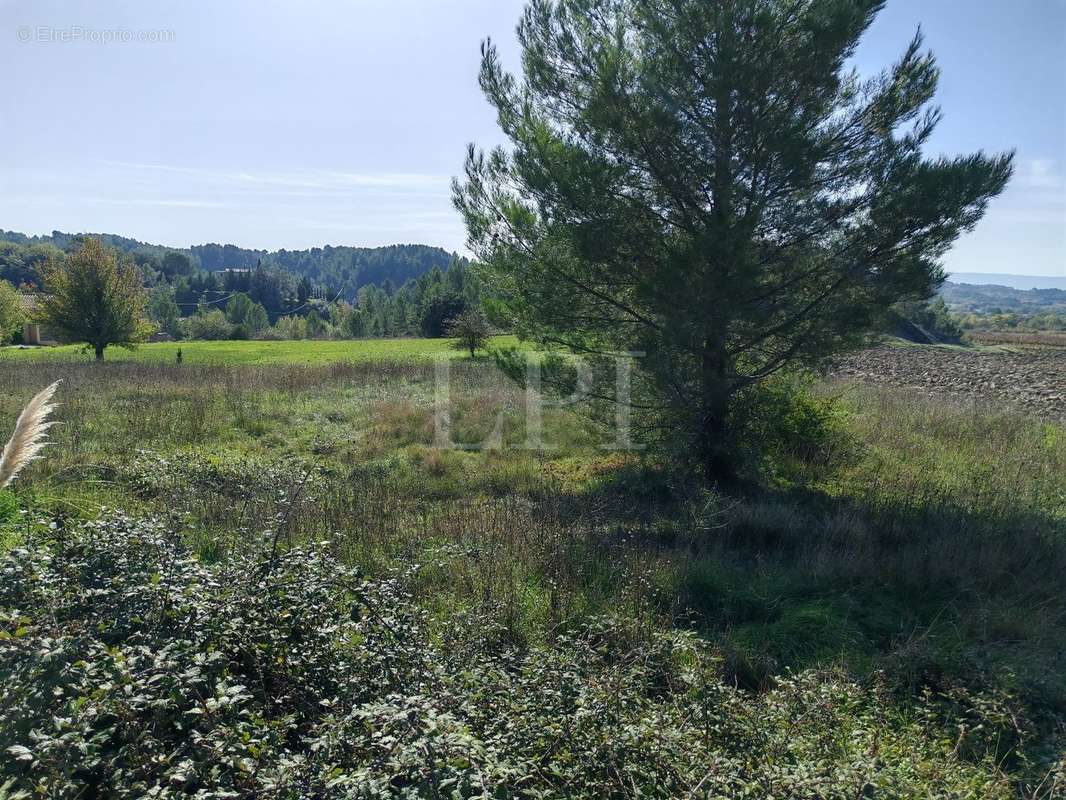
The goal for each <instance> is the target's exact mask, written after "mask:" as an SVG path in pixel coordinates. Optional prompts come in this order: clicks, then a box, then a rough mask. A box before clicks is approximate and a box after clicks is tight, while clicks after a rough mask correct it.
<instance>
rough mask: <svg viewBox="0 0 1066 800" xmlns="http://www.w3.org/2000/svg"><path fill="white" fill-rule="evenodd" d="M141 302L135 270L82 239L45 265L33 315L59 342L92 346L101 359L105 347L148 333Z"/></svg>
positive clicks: (143, 299) (92, 241)
mask: <svg viewBox="0 0 1066 800" xmlns="http://www.w3.org/2000/svg"><path fill="white" fill-rule="evenodd" d="M146 300H147V298H146V295H145V292H144V288H143V286H142V284H141V275H140V273H139V272H138V270H137V268H136V267H135V266H134V265H133V264H132V263H129V262H128V261H120V260H119V258H118V257H117V255H116V253H115V252H114V251H113V250H109V249H105V248H104V246H103V245H102V244H101V243H100V242H99V241H98V240H96V239H92V238H86V239H84V240H83V241H82V242H81V243H80V245H78V246H77V248H76V249H74V250H73V251H71V252H70V253H68V254H67V256H66V258H65V259H64V260H62V261H53V262H52V263H50V264H49V265H48V266H46V267H45V269H44V295H43V296H42V299H41V306H40V309H39V312H38V313H39V316H40V319H41V321H42V322H44V323H45V324H46V325H48V326H49V327H50V328H52V329H53V330H55V331H56V332H57V333H58V334H59V335H60V336H61V337H62V338H63V339H66V340H67V341H71V342H84V343H86V344H87V345H89V346H90V347H92V348H93V350H94V352H95V353H96V359H97V360H98V361H101V360H103V358H104V350H105V349H106V348H107V347H108V346H109V345H113V344H117V345H123V346H129V345H132V344H134V343H135V342H139V341H142V340H143V339H144V338H145V337H146V336H147V335H148V333H149V331H150V330H151V328H150V325H149V324H148V323H147V322H146V320H145V318H144V307H145V302H146Z"/></svg>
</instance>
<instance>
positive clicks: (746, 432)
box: [735, 376, 857, 478]
mask: <svg viewBox="0 0 1066 800" xmlns="http://www.w3.org/2000/svg"><path fill="white" fill-rule="evenodd" d="M736 408H737V410H736V412H735V413H736V414H737V420H736V423H735V424H736V427H737V429H738V430H739V431H740V432H741V433H740V445H739V447H740V448H741V450H743V451H744V452H745V455H746V458H747V461H748V462H749V463H753V464H755V465H756V467H755V468H756V469H757V470H758V471H760V472H762V473H763V474H766V475H768V476H769V477H771V478H795V477H798V476H799V475H809V474H811V469H810V468H811V467H814V468H830V467H834V466H838V465H840V464H843V463H846V462H847V461H848V460H849V459H850V457H851V456H852V455H853V454H854V452H855V448H856V446H857V445H856V443H855V441H854V439H853V437H852V436H851V434H850V433H849V432H848V426H847V412H846V411H845V410H844V409H843V407H842V406H841V405H840V404H839V403H837V402H836V400H834V399H833V398H831V397H818V396H815V395H814V394H812V393H811V392H810V381H809V380H807V379H804V378H802V377H798V376H779V377H776V378H773V379H771V380H768V381H765V382H763V383H762V384H759V385H757V386H755V387H753V388H752V389H750V390H749V391H748V392H746V393H745V394H744V395H743V396H742V397H741V398H740V400H739V401H738V403H737V405H736Z"/></svg>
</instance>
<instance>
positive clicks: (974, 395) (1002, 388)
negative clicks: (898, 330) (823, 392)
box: [830, 346, 1066, 419]
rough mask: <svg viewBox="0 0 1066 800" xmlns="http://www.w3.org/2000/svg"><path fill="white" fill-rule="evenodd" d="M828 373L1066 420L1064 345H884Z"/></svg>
mask: <svg viewBox="0 0 1066 800" xmlns="http://www.w3.org/2000/svg"><path fill="white" fill-rule="evenodd" d="M830 374H832V375H833V376H834V377H837V378H840V379H844V380H859V381H862V382H864V383H875V384H879V385H884V386H898V387H902V388H907V389H912V390H916V391H918V392H921V393H922V394H925V395H928V396H931V397H944V398H952V399H973V400H974V401H976V402H979V403H981V404H990V405H1005V406H1012V407H1015V408H1021V409H1024V410H1026V411H1029V412H1031V413H1034V414H1037V415H1039V416H1042V417H1048V418H1051V419H1066V348H1049V347H1040V348H1037V347H1026V348H1017V349H1014V350H1007V349H999V350H991V349H967V348H955V347H935V346H910V347H891V346H881V347H875V348H872V349H870V350H865V351H862V352H860V353H854V354H852V355H850V356H846V357H844V358H842V359H840V360H838V361H837V363H836V364H835V365H834V367H833V368H832V369H831V371H830Z"/></svg>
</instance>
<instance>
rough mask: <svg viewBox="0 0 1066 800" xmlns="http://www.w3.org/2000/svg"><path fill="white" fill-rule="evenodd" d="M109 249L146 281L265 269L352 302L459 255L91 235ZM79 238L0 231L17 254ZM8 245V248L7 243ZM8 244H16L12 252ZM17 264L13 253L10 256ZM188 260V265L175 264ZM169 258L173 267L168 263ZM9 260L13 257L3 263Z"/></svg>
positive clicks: (408, 247)
mask: <svg viewBox="0 0 1066 800" xmlns="http://www.w3.org/2000/svg"><path fill="white" fill-rule="evenodd" d="M90 235H91V236H92V237H93V238H94V239H98V240H99V241H100V242H101V244H103V245H104V246H105V247H110V248H113V249H115V250H118V251H119V252H121V253H126V254H128V255H129V256H130V257H131V258H132V259H133V261H134V262H135V263H136V264H137V265H138V266H139V267H141V268H142V271H143V272H144V273H145V275H146V279H149V280H150V276H151V273H153V272H162V273H165V274H166V275H167V280H168V281H169V280H171V278H172V276H173V273H174V272H175V271H176V270H184V271H187V272H190V273H195V272H208V273H214V272H225V271H227V270H248V271H250V270H254V269H255V268H256V266H257V265H261V266H262V267H264V268H265V269H267V270H273V271H277V272H287V273H291V274H293V275H295V276H296V277H297V280H299V279H300V278H307V280H308V281H309V282H310V284H311V285H312V286H315V287H321V288H322V290H323V291H327V292H332V293H333V294H334V295H338V296H340V297H341V298H343V299H346V300H348V301H349V302H354V300H355V298H356V294H357V292H358V291H359V289H361V288H362V287H364V286H371V285H378V284H382V283H384V282H385V281H386V280H391V281H392V282H393V284H394V285H396V286H399V285H402V284H404V283H406V282H407V281H409V280H413V279H415V278H417V277H419V276H420V275H423V274H425V273H426V272H428V271H429V270H431V269H433V268H434V267H437V268H438V269H445V268H447V267H448V265H449V264H451V262H452V261H454V260H456V259H457V258H459V257H458V256H456V255H454V254H452V253H448V252H447V251H446V250H443V249H441V248H439V247H430V246H428V245H421V244H398V245H390V246H388V247H332V246H329V245H327V246H325V247H312V248H310V249H308V250H276V251H267V250H251V249H248V248H243V247H237V246H236V245H232V244H225V245H222V244H202V245H195V246H193V247H189V248H172V247H164V246H162V245H156V244H149V243H147V242H141V241H138V240H136V239H130V238H127V237H125V236H117V235H115V234H109V233H103V234H95V233H94V234H90ZM79 236H80V234H77V235H76V234H70V233H64V232H62V231H52V233H51V235H48V236H27V235H25V234H22V233H18V232H15V231H2V230H0V246H2V247H4V248H5V249H6V250H8V251H12V250H16V251H17V253H18V254H19V255H21V254H24V253H26V252H27V251H33V252H35V253H38V254H40V255H39V256H38V259H39V258H41V257H43V255H44V254H46V253H48V252H51V253H56V252H58V251H63V252H67V251H69V250H70V249H71V247H73V246H74V244H75V243H76V241H77V240H78V238H79ZM5 242H6V243H7V245H5V244H4V243H5ZM10 245H15V246H17V247H16V248H11V247H10ZM8 255H9V258H10V260H13V258H14V256H15V252H9V254H8ZM179 257H184V261H181V260H176V259H178V258H179ZM168 259H169V260H170V264H169V265H168V263H167V262H168ZM4 260H9V259H4ZM0 277H2V278H3V279H4V280H7V281H9V282H11V283H14V284H15V285H19V284H20V283H35V282H36V281H34V280H33V278H34V271H33V270H31V269H26V270H23V271H22V272H21V273H20V274H18V275H8V274H5V272H4V265H3V263H0Z"/></svg>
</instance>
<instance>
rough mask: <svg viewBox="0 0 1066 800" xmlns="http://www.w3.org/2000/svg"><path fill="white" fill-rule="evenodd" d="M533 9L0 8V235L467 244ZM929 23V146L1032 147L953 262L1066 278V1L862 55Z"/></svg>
mask: <svg viewBox="0 0 1066 800" xmlns="http://www.w3.org/2000/svg"><path fill="white" fill-rule="evenodd" d="M522 6H523V3H522V2H521V0H334V2H326V1H325V0H301V1H300V2H295V0H289V1H288V2H280V1H278V0H214V1H213V2H209V1H208V0H186V2H179V1H178V0H153V1H152V2H145V0H130V1H129V2H124V1H120V0H91V2H90V1H89V0H63V1H62V2H56V1H55V0H0V96H2V97H3V103H4V106H3V107H4V111H5V113H4V115H3V118H2V119H3V122H2V124H0V228H4V229H7V230H17V231H22V232H25V233H48V232H50V231H52V230H53V229H56V230H63V231H68V232H107V233H117V234H121V235H125V236H131V237H133V238H137V239H141V240H144V241H149V242H153V243H159V244H165V245H169V246H175V247H185V246H188V245H191V244H199V243H202V242H210V241H214V242H222V243H233V244H237V245H240V246H244V247H255V248H265V249H277V248H282V247H284V248H288V249H297V248H305V247H312V246H319V245H324V244H333V245H341V244H345V245H359V246H378V245H385V244H393V243H398V242H417V243H425V244H433V245H439V246H442V247H445V248H446V249H448V250H450V251H460V252H461V251H463V250H464V242H465V233H464V230H463V225H462V221H461V220H460V218H459V216H458V215H457V214H456V213H455V211H454V210H453V209H452V207H451V200H450V189H449V182H450V180H451V177H452V176H453V175H456V174H458V173H459V172H460V171H461V169H462V161H463V156H464V153H465V148H466V146H467V144H468V143H469V142H476V143H477V144H478V145H480V146H492V145H495V144H498V143H500V142H501V135H500V133H499V131H498V129H497V126H496V120H495V115H494V113H493V111H492V109H491V108H490V107H489V106H488V104H487V103H486V101H485V100H484V98H483V97H482V96H481V93H480V90H479V89H478V86H477V70H478V64H479V58H480V56H479V48H480V43H481V41H482V40H483V39H484V38H486V37H492V39H493V40H494V41H495V42H496V43H497V44H498V45H499V47H500V49H501V52H502V54H503V57H504V61H505V63H507V64H509V65H511V66H516V65H517V63H518V48H517V44H516V42H515V35H514V28H515V24H516V22H517V21H518V18H519V15H520V13H521V9H522ZM919 25H921V27H922V30H923V31H924V33H925V37H926V44H927V46H928V47H929V48H930V49H932V50H933V51H934V52H935V53H936V55H937V58H938V61H939V64H940V66H941V69H942V73H943V74H942V79H941V87H940V92H939V94H938V97H937V102H938V104H939V105H940V106H941V108H942V109H943V112H944V121H943V122H942V123H941V126H940V128H939V129H938V131H937V134H936V136H935V138H934V140H933V141H932V142H931V143H930V147H929V151H930V155H937V154H947V155H954V154H961V153H966V152H972V151H974V150H978V149H983V150H985V151H987V152H1000V151H1004V150H1012V149H1013V150H1016V152H1017V156H1016V159H1017V161H1016V163H1017V171H1016V174H1015V177H1014V179H1013V181H1012V183H1011V185H1010V186H1009V187H1008V189H1007V191H1006V192H1005V193H1004V194H1003V195H1002V196H1001V197H1000V198H998V199H997V200H995V201H994V202H993V204H992V206H991V207H990V209H989V212H988V214H987V216H986V218H985V219H984V220H983V221H982V222H981V224H980V225H979V227H978V228H977V230H976V231H975V232H973V233H972V234H969V235H967V236H966V237H965V238H963V239H962V240H960V241H959V242H958V244H957V245H956V247H955V248H954V249H953V250H952V252H951V253H950V254H949V255H948V256H947V258H946V266H947V268H948V269H949V270H955V271H962V272H970V273H973V272H985V273H1013V274H1027V275H1049V276H1066V0H1013V2H1008V0H985V2H977V0H889V2H888V6H887V8H886V9H885V11H884V12H882V15H881V17H879V19H878V20H877V22H876V23H875V24H874V26H873V28H872V29H871V30H870V31H869V32H868V34H867V36H866V38H865V40H864V41H863V43H862V45H861V47H860V49H859V51H858V53H857V54H856V59H855V60H856V65H857V66H858V68H859V69H860V70H861V71H863V72H865V73H872V72H875V71H878V70H880V69H882V68H883V67H886V66H888V65H889V64H891V63H892V62H893V61H894V60H896V59H897V58H898V57H899V55H900V53H901V52H902V51H903V49H904V47H905V46H906V44H907V43H908V41H909V40H910V38H911V37H912V36H913V35H914V33H915V31H916V30H917V29H918V26H919Z"/></svg>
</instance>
